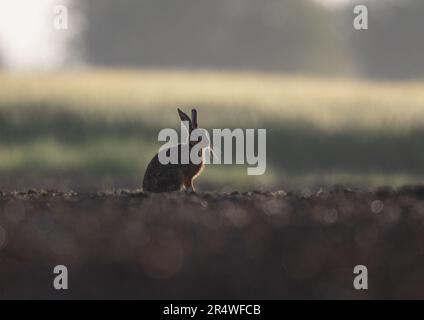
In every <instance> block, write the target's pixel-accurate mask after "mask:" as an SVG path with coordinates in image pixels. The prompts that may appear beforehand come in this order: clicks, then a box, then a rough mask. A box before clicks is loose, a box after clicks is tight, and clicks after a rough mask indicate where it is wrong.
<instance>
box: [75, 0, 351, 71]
mask: <svg viewBox="0 0 424 320" xmlns="http://www.w3.org/2000/svg"><path fill="white" fill-rule="evenodd" d="M83 6H84V10H85V15H86V21H87V26H86V31H85V39H84V44H85V48H86V58H87V60H88V62H89V63H92V64H95V65H108V66H120V65H121V66H136V67H190V68H208V67H215V68H237V69H261V70H272V71H289V72H324V73H335V72H338V73H341V72H344V71H345V70H346V68H349V66H350V62H349V61H350V59H349V51H348V50H347V46H346V44H345V41H344V40H343V39H342V38H341V36H340V34H339V33H338V30H337V27H335V26H337V24H338V23H339V22H338V18H339V17H337V16H334V15H333V14H332V13H331V12H328V11H326V10H323V9H322V8H321V7H320V6H318V5H316V4H314V3H312V2H311V1H309V0H296V1H293V0H263V1H256V0H215V1H210V0H179V1H175V0H141V1H140V0H121V1H115V0H87V1H85V2H84V3H83Z"/></svg>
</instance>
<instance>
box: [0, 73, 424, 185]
mask: <svg viewBox="0 0 424 320" xmlns="http://www.w3.org/2000/svg"><path fill="white" fill-rule="evenodd" d="M177 107H180V108H182V109H186V110H189V109H190V108H191V107H197V108H198V111H199V124H200V125H201V126H203V127H205V128H207V129H211V128H266V129H267V137H268V140H267V141H268V144H267V149H268V162H267V164H268V166H267V172H266V174H265V175H263V176H259V177H252V176H247V175H246V167H245V166H228V165H225V166H224V165H222V166H216V165H215V166H213V165H211V166H208V167H207V168H206V170H205V172H204V174H203V175H202V176H201V177H200V178H199V179H198V181H197V186H198V187H199V188H200V189H201V190H208V189H209V190H210V189H218V190H235V189H242V190H245V189H251V188H257V189H260V188H286V187H287V188H289V187H290V188H291V187H295V188H297V187H300V188H303V187H307V186H309V187H316V186H319V185H326V184H333V183H345V184H353V185H381V184H391V185H400V184H410V183H420V182H421V181H422V180H423V179H424V151H423V150H424V149H423V148H422V142H423V141H424V83H420V82H412V81H411V82H399V83H395V82H393V83H382V82H370V81H355V80H349V79H339V78H312V77H300V76H284V75H276V74H263V73H249V72H245V73H242V72H241V73H230V72H209V71H203V72H186V71H126V70H120V71H112V70H103V71H102V70H93V71H78V72H66V73H49V74H8V73H2V74H0V177H1V183H0V188H1V189H13V188H30V187H45V188H49V187H52V188H53V187H55V188H65V189H66V188H73V189H78V188H82V189H84V188H96V189H113V188H137V187H139V186H140V184H141V179H142V176H143V172H144V169H145V167H146V165H147V162H148V161H149V160H150V158H152V156H153V155H154V154H155V153H156V152H157V150H158V148H159V146H160V143H158V141H157V134H158V132H159V130H160V129H162V128H164V127H171V128H176V129H178V128H179V119H178V116H177V113H176V108H177Z"/></svg>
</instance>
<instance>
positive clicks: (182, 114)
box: [178, 108, 193, 131]
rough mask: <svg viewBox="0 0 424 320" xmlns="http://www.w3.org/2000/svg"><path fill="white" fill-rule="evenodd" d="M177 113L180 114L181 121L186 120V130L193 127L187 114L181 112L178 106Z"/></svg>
mask: <svg viewBox="0 0 424 320" xmlns="http://www.w3.org/2000/svg"><path fill="white" fill-rule="evenodd" d="M178 114H179V115H180V119H181V121H187V122H188V125H189V127H188V128H187V130H188V131H191V129H192V128H193V125H192V123H191V119H190V117H189V116H188V115H186V114H185V113H184V112H182V111H181V110H180V109H179V108H178Z"/></svg>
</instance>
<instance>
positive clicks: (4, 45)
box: [0, 0, 72, 70]
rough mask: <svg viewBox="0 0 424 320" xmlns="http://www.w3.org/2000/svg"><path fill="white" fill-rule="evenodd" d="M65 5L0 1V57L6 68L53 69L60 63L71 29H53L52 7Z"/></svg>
mask: <svg viewBox="0 0 424 320" xmlns="http://www.w3.org/2000/svg"><path fill="white" fill-rule="evenodd" d="M71 1H72V0H71ZM67 2H68V0H61V1H57V0H0V57H1V59H2V60H3V63H4V64H5V66H6V68H8V69H13V70H16V69H17V70H20V69H22V70H27V69H53V68H56V67H58V66H60V65H62V64H63V62H64V61H65V60H66V59H67V56H66V55H67V50H66V43H67V41H69V39H70V36H71V34H72V30H70V32H67V31H63V30H62V31H57V30H55V29H54V28H53V17H54V12H53V8H54V6H55V5H56V4H58V3H62V4H63V3H67Z"/></svg>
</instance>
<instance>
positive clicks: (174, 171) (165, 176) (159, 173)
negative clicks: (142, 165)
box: [143, 109, 204, 193]
mask: <svg viewBox="0 0 424 320" xmlns="http://www.w3.org/2000/svg"><path fill="white" fill-rule="evenodd" d="M178 114H179V116H180V119H181V121H186V122H187V123H188V124H189V128H188V131H189V134H191V132H192V131H193V130H195V129H197V128H198V125H197V111H196V109H193V110H191V119H190V117H189V116H188V115H187V114H185V113H184V112H182V111H181V110H180V109H178ZM197 143H199V141H191V140H190V139H189V142H188V150H189V151H190V152H191V149H192V148H193V147H194V146H195V145H196V144H197ZM182 146H183V144H178V145H176V146H172V147H170V148H168V149H164V150H161V151H159V153H160V152H167V155H169V154H170V152H171V148H177V149H178V155H181V154H182V153H181V151H182ZM185 147H186V145H185ZM174 151H175V150H174ZM159 153H158V154H156V155H155V156H154V158H153V159H152V160H151V161H150V163H149V164H148V166H147V169H146V172H145V174H144V179H143V190H144V191H147V192H156V193H158V192H172V191H183V190H187V191H193V192H194V191H195V190H194V187H193V180H194V179H195V178H196V177H198V176H199V175H200V173H201V172H202V170H203V168H204V148H203V147H202V148H200V149H199V153H200V154H199V156H200V158H201V162H200V164H194V163H193V162H192V161H191V159H190V160H189V163H188V164H162V163H160V161H159ZM179 159H181V158H180V156H179Z"/></svg>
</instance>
